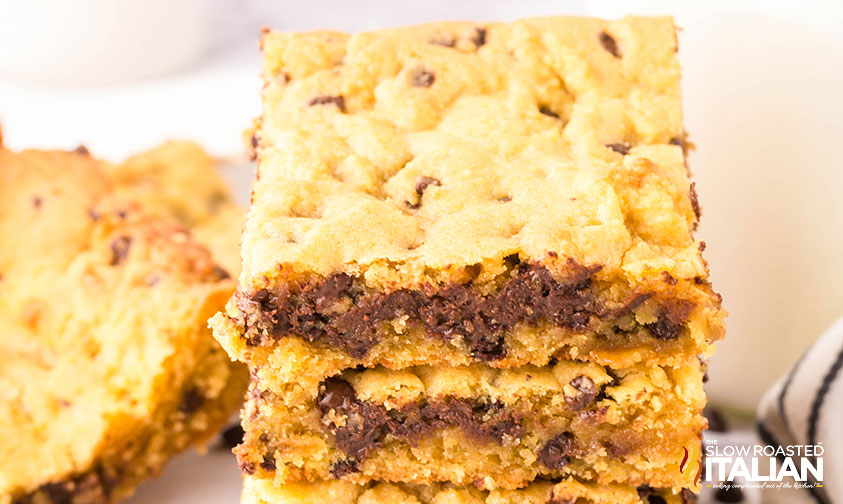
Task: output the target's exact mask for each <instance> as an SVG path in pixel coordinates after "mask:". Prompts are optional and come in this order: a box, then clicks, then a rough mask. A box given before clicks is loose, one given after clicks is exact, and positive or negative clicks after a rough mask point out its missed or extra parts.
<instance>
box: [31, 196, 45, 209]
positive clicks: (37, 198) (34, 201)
mask: <svg viewBox="0 0 843 504" xmlns="http://www.w3.org/2000/svg"><path fill="white" fill-rule="evenodd" d="M42 203H44V200H42V199H41V197H40V196H33V197H32V206H33V207H35V208H36V209H37V208H41V204H42Z"/></svg>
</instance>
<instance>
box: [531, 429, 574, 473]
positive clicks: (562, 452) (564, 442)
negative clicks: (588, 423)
mask: <svg viewBox="0 0 843 504" xmlns="http://www.w3.org/2000/svg"><path fill="white" fill-rule="evenodd" d="M573 447H574V436H573V434H571V433H569V432H563V433H562V434H559V435H558V436H556V437H555V438H553V439H551V440H550V441H548V442H547V443H545V445H544V446H543V447H542V449H541V450H539V453H538V458H539V461H540V462H541V463H542V464H544V465H545V467H547V468H548V469H553V470H558V469H562V468H564V467H565V466H566V465H568V462H570V457H569V453H570V452H571V449H572V448H573Z"/></svg>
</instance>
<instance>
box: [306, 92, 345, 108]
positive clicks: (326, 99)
mask: <svg viewBox="0 0 843 504" xmlns="http://www.w3.org/2000/svg"><path fill="white" fill-rule="evenodd" d="M308 105H310V106H311V107H313V106H314V105H336V106H337V108H339V109H340V111H342V112H345V97H343V96H342V95H339V96H328V95H322V96H317V97H316V98H313V99H312V100H310V102H308Z"/></svg>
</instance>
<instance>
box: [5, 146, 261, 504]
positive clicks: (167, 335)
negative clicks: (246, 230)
mask: <svg viewBox="0 0 843 504" xmlns="http://www.w3.org/2000/svg"><path fill="white" fill-rule="evenodd" d="M117 192H118V191H116V190H115V185H114V183H113V181H112V180H111V179H110V178H109V176H108V174H107V168H106V167H105V166H104V164H103V163H101V162H99V161H97V160H95V159H93V158H91V157H90V156H89V155H87V154H86V153H85V152H57V151H56V152H43V151H23V152H20V153H15V152H11V151H9V150H6V149H0V233H2V236H4V237H5V238H4V240H5V241H4V246H3V247H0V328H2V329H0V351H2V353H3V355H4V356H5V357H4V360H3V365H2V366H0V502H4V503H8V502H36V503H41V502H66V501H67V499H71V500H72V501H73V502H80V503H100V502H113V501H116V500H119V499H120V498H122V497H125V496H126V495H128V494H130V493H131V492H132V490H133V489H134V487H135V485H136V484H137V483H138V482H139V481H140V480H141V479H144V478H147V477H149V476H151V475H153V474H156V473H158V472H159V471H160V470H161V469H162V468H163V465H164V464H165V462H166V461H167V460H168V459H169V458H170V456H172V455H174V454H176V453H178V452H179V451H181V450H183V449H185V448H187V447H188V446H190V445H192V444H195V443H197V442H201V441H203V440H204V439H206V438H207V437H208V436H210V435H212V434H213V433H214V432H215V431H216V430H217V429H218V428H219V427H220V426H221V425H222V423H223V422H225V420H226V419H227V418H228V416H229V415H230V414H231V413H232V412H233V411H234V410H235V409H236V408H237V406H238V404H239V403H240V400H241V394H242V390H243V387H244V385H245V379H246V377H245V374H244V372H243V370H242V369H240V368H239V367H237V366H235V365H233V364H232V363H231V362H230V361H229V359H228V357H227V356H226V355H225V352H224V351H223V350H222V349H220V348H219V346H218V345H217V344H216V342H214V340H213V338H211V336H210V334H209V331H208V330H207V328H206V320H207V318H208V317H209V316H210V315H211V314H213V313H214V312H215V311H216V310H218V309H219V307H220V306H221V305H222V304H223V303H224V300H225V299H226V298H227V297H228V296H229V295H230V293H231V291H232V289H233V281H232V280H231V279H230V278H229V275H228V273H227V272H226V271H225V270H224V269H223V268H221V267H220V266H218V265H217V264H216V262H215V261H214V260H213V258H212V256H211V255H210V253H209V252H208V250H207V249H206V248H205V247H203V246H202V245H200V244H199V243H197V242H196V241H194V240H193V239H192V238H191V237H190V234H189V232H188V230H187V229H186V228H185V227H183V226H182V225H181V224H180V223H178V222H177V221H175V220H173V219H172V218H166V217H163V216H161V214H164V213H166V212H156V211H146V210H144V207H143V205H142V204H139V203H137V202H135V201H129V200H126V199H124V198H123V197H121V196H118V195H117V194H116V193H117Z"/></svg>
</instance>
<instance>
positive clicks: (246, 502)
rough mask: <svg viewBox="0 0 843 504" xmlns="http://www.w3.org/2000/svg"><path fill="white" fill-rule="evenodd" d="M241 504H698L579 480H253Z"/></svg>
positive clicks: (674, 495)
mask: <svg viewBox="0 0 843 504" xmlns="http://www.w3.org/2000/svg"><path fill="white" fill-rule="evenodd" d="M240 502H241V504H317V503H322V502H332V503H335V504H565V503H576V504H692V503H694V502H696V496H694V494H693V493H691V492H689V491H687V490H682V491H680V492H671V491H669V490H665V489H655V488H652V487H649V486H646V485H645V486H640V487H630V486H624V485H594V484H589V483H581V482H579V481H577V480H575V479H565V480H561V481H555V482H551V481H541V482H535V483H532V484H531V485H530V486H528V487H526V488H523V489H519V490H492V491H481V490H477V489H476V488H472V487H470V486H469V487H459V486H454V485H447V484H446V485H405V484H390V483H369V484H366V485H355V484H353V483H347V482H344V481H321V482H316V483H300V484H292V485H284V486H281V487H277V486H275V485H273V484H272V482H271V481H267V480H264V479H259V478H254V477H251V476H247V477H246V478H245V480H244V485H243V495H242V498H241V500H240Z"/></svg>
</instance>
